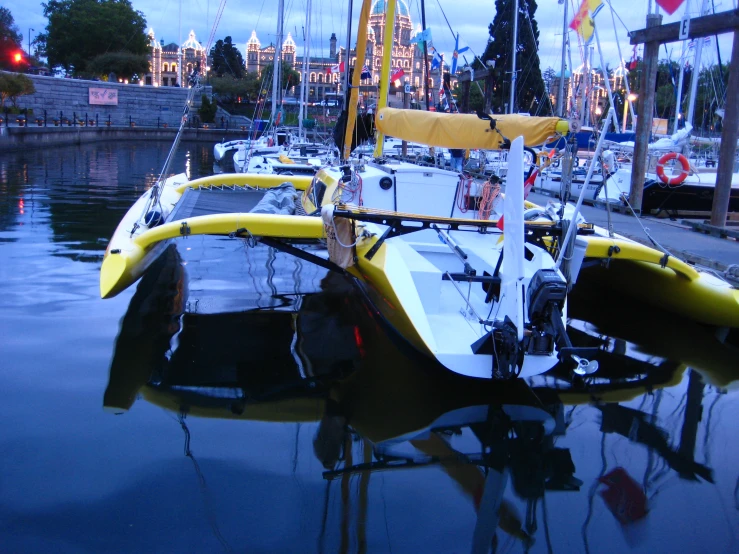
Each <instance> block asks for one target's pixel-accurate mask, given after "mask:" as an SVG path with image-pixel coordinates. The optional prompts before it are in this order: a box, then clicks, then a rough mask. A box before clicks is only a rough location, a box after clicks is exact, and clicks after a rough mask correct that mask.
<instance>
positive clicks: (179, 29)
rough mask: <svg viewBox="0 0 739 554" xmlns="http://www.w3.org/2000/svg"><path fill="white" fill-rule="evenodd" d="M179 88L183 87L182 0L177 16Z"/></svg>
mask: <svg viewBox="0 0 739 554" xmlns="http://www.w3.org/2000/svg"><path fill="white" fill-rule="evenodd" d="M177 36H178V38H177V86H180V87H181V86H182V0H180V8H179V11H178V15H177Z"/></svg>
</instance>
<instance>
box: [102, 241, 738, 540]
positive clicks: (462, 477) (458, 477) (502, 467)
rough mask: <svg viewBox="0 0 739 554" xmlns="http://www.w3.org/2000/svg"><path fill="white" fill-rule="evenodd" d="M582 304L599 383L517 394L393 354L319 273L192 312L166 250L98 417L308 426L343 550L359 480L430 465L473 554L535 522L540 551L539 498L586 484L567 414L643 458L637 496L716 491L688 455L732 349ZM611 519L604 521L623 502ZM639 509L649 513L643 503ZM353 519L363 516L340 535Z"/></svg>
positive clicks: (363, 508)
mask: <svg viewBox="0 0 739 554" xmlns="http://www.w3.org/2000/svg"><path fill="white" fill-rule="evenodd" d="M190 306H192V303H190ZM593 306H595V303H594V301H593V300H592V299H585V300H584V301H583V302H573V307H572V308H571V309H572V314H573V318H575V321H573V322H572V323H573V329H576V330H578V331H576V332H575V333H573V337H575V340H573V342H575V341H577V343H578V346H592V347H594V348H596V349H598V350H599V352H600V356H599V357H598V359H599V361H600V363H601V368H603V369H601V371H600V372H599V374H598V375H599V376H598V379H597V380H589V381H585V382H580V383H577V384H576V386H571V384H570V383H571V379H570V377H571V376H570V375H569V374H567V373H565V372H564V369H563V368H559V367H557V368H555V369H554V370H553V371H552V372H550V373H549V374H547V375H544V376H541V377H538V378H535V379H532V380H530V381H529V382H528V383H526V382H523V381H521V380H518V381H511V382H502V383H500V382H493V381H488V380H485V381H479V380H475V379H470V378H465V377H462V376H460V375H457V374H454V373H451V372H448V371H445V370H444V369H443V368H440V367H437V366H435V365H434V363H433V362H431V361H429V360H428V359H426V358H419V356H418V355H417V353H415V351H413V350H410V349H406V348H404V347H403V345H402V344H399V343H396V342H395V340H394V339H393V338H392V337H391V335H389V334H387V333H385V332H384V331H383V329H382V328H381V327H380V326H379V323H378V321H377V319H376V318H375V317H374V314H372V313H371V312H370V311H369V310H368V308H367V307H366V305H365V304H363V303H362V302H361V300H360V299H359V298H357V297H356V296H355V294H354V292H353V289H352V287H351V286H350V284H349V283H348V282H345V281H343V280H342V279H339V278H337V277H336V276H335V275H326V276H325V277H324V278H323V280H322V282H321V290H320V291H319V292H317V293H314V294H308V295H304V296H300V297H299V298H295V299H293V300H292V301H291V302H290V303H288V304H287V305H282V306H281V308H280V309H270V310H264V309H253V310H246V311H240V312H228V313H211V314H203V313H193V312H192V311H191V310H190V311H188V287H187V275H186V273H185V271H184V268H183V266H182V263H181V259H180V257H179V255H178V253H177V251H176V249H174V248H173V247H172V248H170V249H169V250H167V251H166V252H165V253H164V255H163V256H162V258H160V260H158V262H157V265H156V267H152V269H151V270H150V271H149V272H148V273H147V274H146V276H145V277H144V279H143V280H142V281H141V283H140V285H139V287H138V289H137V291H136V294H135V295H134V297H133V299H132V301H131V305H130V307H129V310H128V312H127V314H126V316H125V317H124V319H123V322H122V325H121V331H120V334H119V337H118V340H117V343H116V349H115V353H114V356H113V362H112V364H111V368H110V380H109V384H108V388H107V390H106V391H105V396H104V406H105V408H106V409H109V410H111V411H114V412H116V413H121V412H124V411H126V410H128V409H130V408H131V406H132V405H133V403H134V401H135V399H136V397H137V395H140V396H142V397H143V398H144V399H145V400H146V401H147V402H150V403H152V404H155V405H158V406H161V407H164V408H166V409H168V410H171V411H173V412H175V413H177V414H179V415H180V417H181V420H182V421H183V422H184V419H185V418H186V417H191V416H196V417H214V418H227V419H243V420H252V421H273V422H306V421H310V422H315V423H316V424H317V431H316V433H315V436H314V439H313V453H314V455H315V456H316V458H317V459H318V460H320V462H321V464H322V465H323V467H324V472H323V476H324V478H325V479H326V481H327V485H326V487H327V493H326V494H327V496H326V511H327V512H328V510H329V508H330V503H329V501H328V499H329V495H330V491H329V487H330V484H331V483H332V482H334V481H336V480H338V481H340V482H341V496H342V510H343V515H342V529H341V545H340V548H339V549H340V550H342V551H346V550H347V545H348V544H349V543H348V541H349V539H348V535H349V533H350V531H351V530H354V531H355V532H356V533H357V537H356V538H355V544H357V545H359V550H360V551H362V550H363V548H364V549H366V547H367V539H366V537H365V536H364V533H365V532H366V528H367V527H366V523H367V522H366V518H367V513H368V508H367V503H368V502H369V491H370V479H371V477H370V476H371V475H372V474H373V473H375V472H381V471H393V472H396V471H400V470H411V469H419V468H426V467H436V468H439V469H441V471H442V472H443V474H444V475H446V476H448V477H449V478H451V479H452V480H453V482H455V483H456V484H457V485H458V488H459V489H460V490H461V491H462V492H463V494H464V495H465V496H466V497H468V498H469V500H470V502H471V503H472V505H473V506H474V508H475V511H476V514H477V518H476V525H475V529H474V534H473V537H472V545H473V546H472V550H473V552H488V551H490V549H491V548H492V549H493V550H495V547H496V545H497V544H498V541H499V540H501V539H500V537H502V536H505V537H508V538H507V539H506V540H509V541H511V540H512V541H520V543H521V544H522V546H524V548H528V547H530V546H531V545H532V544H533V542H534V540H535V538H537V537H536V534H537V528H538V524H537V514H539V513H541V514H542V515H543V518H542V519H543V523H544V533H543V534H544V538H545V540H546V541H547V545H548V546H549V548H550V549H551V544H550V535H549V531H548V516H547V509H546V498H547V496H548V494H547V493H548V491H569V492H570V493H572V494H577V492H578V491H579V490H580V488H581V485H582V484H583V483H582V481H580V480H579V479H578V478H577V477H576V476H575V462H577V463H578V464H580V463H585V464H589V463H591V462H592V460H590V459H588V457H587V456H585V457H584V458H582V460H580V459H578V458H575V459H574V460H573V456H572V454H571V452H570V450H569V449H568V448H561V447H558V446H556V441H557V438H558V437H561V436H562V435H564V434H565V433H566V432H567V431H568V430H569V426H570V425H571V423H572V421H573V419H574V417H575V416H574V415H573V411H574V410H576V409H577V410H595V411H597V413H598V414H599V416H600V417H599V419H600V431H601V433H602V437H603V439H602V445H601V447H602V448H603V449H604V448H605V443H606V436H608V435H611V436H615V435H619V436H621V437H626V438H627V439H628V440H629V441H631V443H633V444H634V445H638V446H639V447H646V448H647V449H648V452H649V462H648V465H647V468H646V470H645V476H644V479H643V482H642V483H640V484H637V485H636V486H637V489H639V490H642V491H644V493H645V495H646V494H647V493H649V492H650V490H654V489H655V488H656V487H657V486H658V484H659V482H660V479H664V474H665V473H664V472H665V471H669V470H674V471H675V472H676V473H677V474H678V475H679V476H680V477H682V478H684V479H693V480H696V479H702V480H705V481H712V470H711V468H710V467H708V466H707V465H705V464H700V463H698V462H696V461H695V459H694V452H695V447H696V437H697V436H698V435H697V434H698V426H699V424H700V421H701V417H700V412H701V402H702V399H703V397H704V394H705V393H706V386H705V384H704V381H703V379H704V378H705V379H707V380H709V381H710V382H712V383H720V384H721V385H722V386H727V385H729V384H730V382H731V381H732V380H733V379H736V378H737V377H739V376H738V375H737V371H736V369H735V368H734V367H733V365H731V364H730V363H729V359H730V358H731V357H733V359H734V360H735V359H736V352H735V349H734V348H733V347H731V346H728V345H726V344H725V343H723V342H721V341H720V340H719V339H717V338H716V337H715V336H713V335H711V334H710V333H708V332H707V331H705V330H703V329H701V328H691V329H688V332H690V333H692V336H693V337H694V339H695V340H693V341H692V342H691V343H690V344H675V343H674V342H673V341H671V340H663V339H661V338H660V337H659V335H658V330H659V329H661V330H662V331H664V332H666V333H671V334H672V335H673V336H676V337H677V338H678V340H680V339H681V338H682V336H681V335H680V333H681V332H682V331H681V329H680V328H677V327H675V325H674V324H673V323H672V322H671V321H670V318H672V316H670V318H667V319H665V320H664V321H661V320H660V321H655V320H654V319H649V317H661V316H659V315H656V316H654V313H653V312H650V313H649V314H640V315H641V317H642V319H641V321H639V322H636V323H635V322H634V321H631V325H628V324H625V323H624V324H623V326H620V325H621V320H620V319H619V317H618V315H617V314H615V315H614V311H613V310H611V311H610V312H608V313H609V315H608V317H603V318H601V319H600V320H599V312H598V310H597V309H596V308H593V309H591V308H592V307H593ZM650 314H651V315H650ZM639 325H643V326H647V327H648V328H649V329H650V331H651V334H649V336H647V337H644V340H642V341H641V342H639V340H638V339H640V338H642V337H635V336H634V333H635V332H637V331H634V329H635V328H637V329H638V326H639ZM682 325H685V324H684V323H682ZM615 337H618V338H615ZM627 341H633V342H634V343H637V344H639V346H638V347H637V346H636V345H635V344H633V343H631V342H627ZM671 360H677V361H671ZM686 361H688V362H689V363H690V364H691V365H693V366H694V367H696V368H697V369H698V370H699V371H700V373H697V372H696V371H692V370H691V371H690V373H689V377H688V386H687V389H686V391H685V411H684V418H683V427H682V430H681V433H680V444H679V446H678V447H677V448H675V447H673V446H671V442H672V441H671V440H670V433H669V432H668V431H667V430H666V429H665V428H664V427H663V426H661V424H662V422H663V418H660V415H659V412H658V409H659V407H660V401H661V399H662V395H661V389H662V388H663V387H667V386H673V385H676V384H678V383H680V381H681V378H682V374H683V372H684V370H685V367H686V366H685V362H686ZM645 392H651V393H654V394H653V395H652V396H649V397H647V396H645V397H643V398H644V399H645V400H644V401H643V402H642V404H641V405H639V406H637V407H632V406H625V405H620V404H617V403H615V402H627V401H629V400H631V399H633V398H636V397H638V396H639V395H643V394H644V393H645ZM649 403H651V405H652V408H653V409H652V412H651V413H649V412H648V411H647V406H648V404H649ZM668 404H669V403H668V402H667V401H665V402H664V403H662V407H663V408H666V407H668ZM568 406H571V407H568ZM566 410H567V411H568V414H567V415H565V411H566ZM706 429H707V428H706ZM601 454H602V455H601V458H600V459H603V460H605V459H606V458H605V455H604V451H602V453H601ZM581 456H582V455H581ZM592 458H593V459H595V456H593V457H592ZM658 459H659V460H663V461H664V465H662V466H660V464H658V463H657V460H658ZM355 460H357V462H356V463H355ZM665 468H667V469H665ZM615 469H617V468H611V470H612V471H611V473H608V468H607V467H606V465H605V464H604V465H603V467H602V471H601V473H600V476H599V477H600V480H597V481H595V482H594V483H592V484H591V485H590V492H589V494H588V495H587V502H588V507H589V515H588V520H587V521H586V523H585V525H584V526H583V538H584V542H585V548H586V550H587V549H588V544H587V529H588V525H589V522H590V517H591V516H590V514H591V513H592V506H593V498H594V495H595V493H596V492H597V491H598V490H600V491H602V496H603V497H604V499H605V500H606V502H607V503H608V502H609V495H608V493H607V491H605V492H603V491H604V488H603V487H604V486H603V482H604V481H605V480H607V479H609V478H610V479H611V480H613V477H614V475H615V476H617V477H618V476H619V475H621V474H620V473H619V472H616V473H613V470H615ZM629 469H630V471H631V472H632V473H633V468H629ZM355 475H360V481H359V488H360V490H359V495H358V504H359V506H358V509H357V510H356V511H351V510H350V506H349V504H350V502H351V489H350V480H351V478H352V476H355ZM509 482H510V483H509ZM634 482H635V481H634ZM509 485H510V486H509ZM619 494H620V492H619ZM611 496H613V495H611ZM645 498H646V496H645ZM636 502H638V500H637V501H636ZM645 502H646V501H645ZM517 504H518V505H520V506H525V516H523V517H521V516H519V515H518V513H517V511H518V509H519V508H517V506H516V505H517ZM609 508H611V509H612V511H613V512H614V515H616V514H618V513H620V512H619V510H621V509H622V508H623V506H619V505H614V506H613V507H611V506H610V505H609ZM643 508H644V510H643V511H644V513H646V511H647V509H648V506H646V505H645V506H643ZM350 512H351V513H353V514H355V515H356V517H357V518H358V519H359V520H360V521H357V522H355V523H354V524H352V522H351V521H350V518H349V514H350ZM633 513H634V514H636V513H639V510H634V511H633ZM617 517H618V516H617ZM326 521H328V518H327V517H324V527H325V525H326ZM619 521H621V520H619ZM499 529H500V530H501V531H503V533H505V535H500V534H499V533H498V530H499ZM499 535H500V537H499ZM324 538H325V528H324V529H323V531H322V532H321V533H320V535H319V544H318V549H319V550H324V549H325V545H324V544H323V542H324ZM363 545H364V547H363Z"/></svg>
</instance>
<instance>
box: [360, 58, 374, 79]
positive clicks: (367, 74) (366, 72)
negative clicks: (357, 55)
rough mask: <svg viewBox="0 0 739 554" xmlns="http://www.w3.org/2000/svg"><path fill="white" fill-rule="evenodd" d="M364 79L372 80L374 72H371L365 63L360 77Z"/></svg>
mask: <svg viewBox="0 0 739 554" xmlns="http://www.w3.org/2000/svg"><path fill="white" fill-rule="evenodd" d="M360 77H361V78H362V79H371V78H372V72H371V71H370V68H369V67H368V66H367V63H366V62H365V64H364V67H362V75H361V76H360Z"/></svg>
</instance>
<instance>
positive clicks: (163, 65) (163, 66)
mask: <svg viewBox="0 0 739 554" xmlns="http://www.w3.org/2000/svg"><path fill="white" fill-rule="evenodd" d="M162 71H166V72H168V71H169V64H168V63H165V64H162Z"/></svg>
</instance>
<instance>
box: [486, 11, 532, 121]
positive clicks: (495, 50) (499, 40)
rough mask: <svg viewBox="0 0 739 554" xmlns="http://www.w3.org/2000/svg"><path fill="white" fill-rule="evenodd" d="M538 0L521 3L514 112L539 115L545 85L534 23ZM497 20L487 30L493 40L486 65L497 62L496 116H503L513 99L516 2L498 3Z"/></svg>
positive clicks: (490, 40) (494, 103)
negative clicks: (512, 64) (539, 105)
mask: <svg viewBox="0 0 739 554" xmlns="http://www.w3.org/2000/svg"><path fill="white" fill-rule="evenodd" d="M536 8H537V5H536V0H519V1H518V40H517V41H516V43H517V48H516V73H517V75H518V80H517V83H516V101H515V103H516V105H515V106H513V110H512V111H513V112H531V113H536V112H537V108H538V103H539V102H542V101H544V100H546V99H545V98H544V94H545V89H544V81H543V80H542V77H541V69H540V67H539V54H538V49H539V27H538V25H537V24H536V20H535V19H534V14H535V13H536ZM495 11H496V13H495V18H494V19H493V22H492V23H491V24H490V25H489V26H488V31H489V33H490V39H489V41H488V45H487V48H486V49H485V53H484V54H483V56H482V60H483V62H487V61H488V60H494V61H495V69H494V70H493V71H494V74H495V78H496V81H495V83H496V84H495V89H494V90H493V112H495V113H503V111H504V110H505V105H506V104H507V103H508V102H509V99H510V94H511V92H510V86H511V73H510V72H511V55H512V51H513V48H511V45H512V44H513V0H495Z"/></svg>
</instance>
